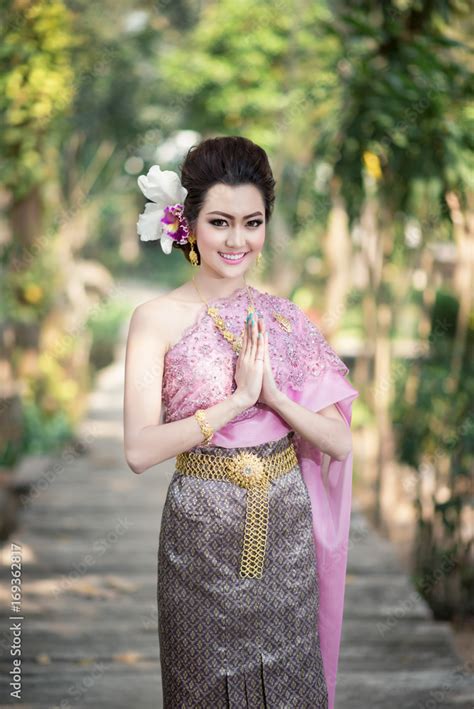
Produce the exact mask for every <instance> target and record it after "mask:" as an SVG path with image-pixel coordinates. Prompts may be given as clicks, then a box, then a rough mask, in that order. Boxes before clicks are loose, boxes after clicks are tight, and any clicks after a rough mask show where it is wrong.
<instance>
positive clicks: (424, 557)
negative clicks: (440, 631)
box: [393, 293, 474, 618]
mask: <svg viewBox="0 0 474 709" xmlns="http://www.w3.org/2000/svg"><path fill="white" fill-rule="evenodd" d="M457 307H458V306H457V302H456V300H455V299H454V298H453V297H452V296H450V294H449V293H439V294H438V297H437V300H436V305H435V308H434V314H433V318H432V326H431V332H432V336H431V338H430V355H429V357H428V358H427V359H426V360H424V361H420V362H418V363H417V371H416V375H415V376H416V378H417V379H416V381H417V391H416V398H415V400H414V401H413V400H411V398H409V399H407V398H406V397H405V389H406V381H399V383H398V391H397V396H396V399H395V404H394V411H393V422H394V426H395V429H396V431H397V446H396V450H397V454H398V458H399V460H400V461H401V462H403V463H406V464H408V465H410V466H412V467H413V468H414V469H415V470H416V471H417V473H416V474H417V476H419V480H418V491H419V492H418V494H417V497H416V500H415V504H416V510H417V517H418V530H417V543H416V550H415V551H416V554H415V564H416V573H415V581H416V583H417V585H418V587H419V590H420V592H423V594H424V596H425V598H426V599H427V600H428V602H429V603H430V606H431V607H432V608H433V610H434V612H435V614H436V615H437V616H438V617H440V618H450V617H452V615H453V614H454V613H455V612H456V611H459V612H464V613H472V612H473V610H474V609H473V606H472V597H473V594H474V578H473V576H472V573H471V572H470V571H469V570H470V568H471V565H472V562H471V553H472V538H471V539H467V538H466V536H465V532H466V525H467V515H468V514H469V508H470V505H471V504H472V501H471V491H470V486H471V485H472V481H471V476H472V470H473V469H474V407H473V402H474V371H473V369H474V367H473V363H474V327H471V329H470V330H469V332H468V337H467V344H466V351H465V357H464V362H463V369H462V374H461V381H460V386H459V389H458V390H457V391H455V392H451V391H450V390H449V389H448V387H447V382H448V380H449V376H450V374H451V372H450V361H451V356H452V350H453V338H454V335H455V322H456V317H457ZM407 376H408V377H409V378H412V377H413V376H414V374H413V372H412V367H409V368H408V371H407ZM426 480H428V481H429V480H432V482H431V483H429V482H428V483H426ZM425 484H428V485H429V489H431V490H432V492H431V493H430V499H429V500H427V499H426V493H425V492H424V486H425ZM463 530H464V531H463ZM446 557H449V559H450V560H451V561H450V563H449V564H448V565H446V563H445V560H446ZM439 569H441V571H440V570H439ZM433 573H435V574H436V578H435V582H434V581H433V582H432V583H429V584H426V583H425V581H426V577H427V576H428V575H429V574H433Z"/></svg>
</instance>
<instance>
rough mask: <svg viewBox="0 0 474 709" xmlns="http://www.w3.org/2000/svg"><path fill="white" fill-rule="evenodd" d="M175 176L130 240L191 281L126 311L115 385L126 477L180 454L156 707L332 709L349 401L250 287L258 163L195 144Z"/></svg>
mask: <svg viewBox="0 0 474 709" xmlns="http://www.w3.org/2000/svg"><path fill="white" fill-rule="evenodd" d="M181 173H182V174H181V181H180V179H179V178H178V176H177V175H176V174H175V173H173V172H170V171H164V172H162V171H161V170H160V168H159V167H158V166H154V167H153V168H151V170H150V171H149V172H148V175H147V176H144V175H142V176H140V177H139V179H138V183H139V186H140V188H141V189H142V191H143V192H144V194H145V195H146V196H147V197H148V198H149V199H150V200H151V201H150V202H148V203H147V204H146V207H145V212H144V213H143V214H142V215H141V216H140V219H139V222H138V224H137V227H138V233H139V234H140V236H141V238H142V239H143V240H152V239H160V243H161V246H162V249H163V251H164V252H165V253H167V254H170V253H171V251H172V249H173V248H179V249H181V250H182V251H183V252H184V255H185V256H186V258H187V259H188V261H190V263H192V264H193V265H195V266H196V274H195V275H194V277H193V278H192V279H191V280H190V281H188V282H186V283H184V284H183V285H182V286H180V287H179V288H176V289H175V290H173V291H171V293H169V294H167V295H164V296H160V297H158V298H155V299H153V300H151V301H149V302H147V303H144V304H142V305H140V306H138V307H137V308H136V310H135V311H134V313H133V316H132V320H131V324H130V332H129V337H128V343H127V355H126V382H125V454H126V458H127V462H128V464H129V466H130V468H131V469H132V470H133V471H134V472H135V473H142V472H144V471H145V470H148V469H149V468H151V467H152V466H154V465H156V464H157V463H161V462H163V461H165V460H167V459H169V458H173V457H175V456H176V465H175V469H174V472H173V476H172V479H171V482H170V485H169V488H168V492H167V497H166V501H165V505H164V509H163V515H162V520H161V528H160V537H159V548H158V588H157V601H158V630H159V643H160V662H161V669H162V686H163V698H164V706H165V708H167V707H170V708H171V707H173V708H176V707H186V709H190V708H191V707H203V708H206V709H207V708H208V707H216V708H220V707H222V708H224V707H233V708H234V709H237V708H238V709H241V708H242V707H251V708H252V709H254V708H257V707H268V708H269V709H277V708H281V709H283V707H285V709H288V708H289V707H295V708H296V707H298V709H303V708H305V707H306V708H308V709H310V708H311V709H315V708H316V707H318V708H319V707H320V708H323V707H329V708H331V707H333V706H334V694H335V684H336V670H337V663H338V655H339V643H340V634H341V624H342V610H343V599H344V577H345V570H346V561H347V541H348V532H349V518H350V502H351V476H352V452H351V433H350V422H351V406H352V401H353V400H354V399H355V398H356V397H357V396H358V392H357V391H356V390H355V389H354V388H353V387H352V386H351V385H350V384H349V382H348V381H347V380H346V379H345V375H346V374H347V372H348V369H347V367H346V365H345V364H344V363H343V362H342V361H341V360H340V359H339V357H338V356H337V354H336V353H335V352H334V351H333V349H332V348H331V347H330V346H329V344H328V343H327V342H326V341H325V339H324V338H323V336H322V335H321V333H320V332H319V330H318V329H317V328H316V327H315V326H314V325H313V324H312V322H311V321H310V320H309V319H308V318H307V316H306V315H305V314H304V313H303V312H302V311H301V310H300V309H299V308H298V307H297V306H296V305H295V304H294V303H292V302H291V301H289V300H287V299H285V298H282V297H278V296H274V295H271V294H269V293H267V292H262V291H260V290H258V289H256V288H254V287H252V286H249V285H248V284H247V283H246V280H245V275H246V273H247V271H248V269H249V268H250V267H251V266H252V265H253V263H254V262H255V260H256V258H257V256H258V255H259V254H260V252H261V251H262V249H263V246H264V241H265V230H266V225H267V223H268V221H269V219H270V216H271V212H272V207H273V202H274V186H275V181H274V179H273V175H272V172H271V169H270V165H269V162H268V158H267V155H266V153H265V152H264V150H262V149H261V148H260V147H259V146H257V145H255V144H254V143H252V142H251V141H249V140H247V139H245V138H242V137H219V138H213V139H208V140H204V141H203V142H202V143H200V144H199V145H198V146H194V147H193V148H191V150H190V151H189V152H188V154H187V156H186V159H185V161H184V164H183V166H182V170H181ZM162 405H163V417H162V419H161V418H160V417H161V414H162ZM324 459H326V463H327V466H323V460H324ZM323 467H324V468H325V469H323Z"/></svg>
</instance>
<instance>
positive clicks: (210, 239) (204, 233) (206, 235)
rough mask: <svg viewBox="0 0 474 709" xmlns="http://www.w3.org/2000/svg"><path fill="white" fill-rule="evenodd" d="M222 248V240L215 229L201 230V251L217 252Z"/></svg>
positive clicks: (202, 227) (201, 228) (202, 228)
mask: <svg viewBox="0 0 474 709" xmlns="http://www.w3.org/2000/svg"><path fill="white" fill-rule="evenodd" d="M220 246H222V240H221V239H219V235H218V234H217V233H216V231H215V230H214V229H206V227H205V226H201V227H200V228H199V251H201V252H202V253H206V252H209V251H216V249H218V248H219V247H220Z"/></svg>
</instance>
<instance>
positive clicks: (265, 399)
mask: <svg viewBox="0 0 474 709" xmlns="http://www.w3.org/2000/svg"><path fill="white" fill-rule="evenodd" d="M258 328H259V332H261V333H262V336H261V337H259V338H258V339H263V342H264V345H265V346H264V360H263V380H262V390H261V392H260V398H259V401H261V402H262V404H266V405H267V406H273V404H274V402H275V400H276V398H277V397H278V396H279V394H280V390H279V389H278V387H277V384H276V382H275V378H274V376H273V370H272V363H271V360H270V348H269V346H268V331H267V329H266V327H265V320H264V319H263V317H259V318H258Z"/></svg>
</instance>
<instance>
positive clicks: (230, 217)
mask: <svg viewBox="0 0 474 709" xmlns="http://www.w3.org/2000/svg"><path fill="white" fill-rule="evenodd" d="M207 214H222V216H223V217H229V219H233V218H234V217H233V216H232V214H226V212H207ZM257 214H259V215H260V216H263V215H262V212H253V213H252V214H247V215H246V216H245V217H243V218H244V219H248V218H249V217H256V216H257Z"/></svg>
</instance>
